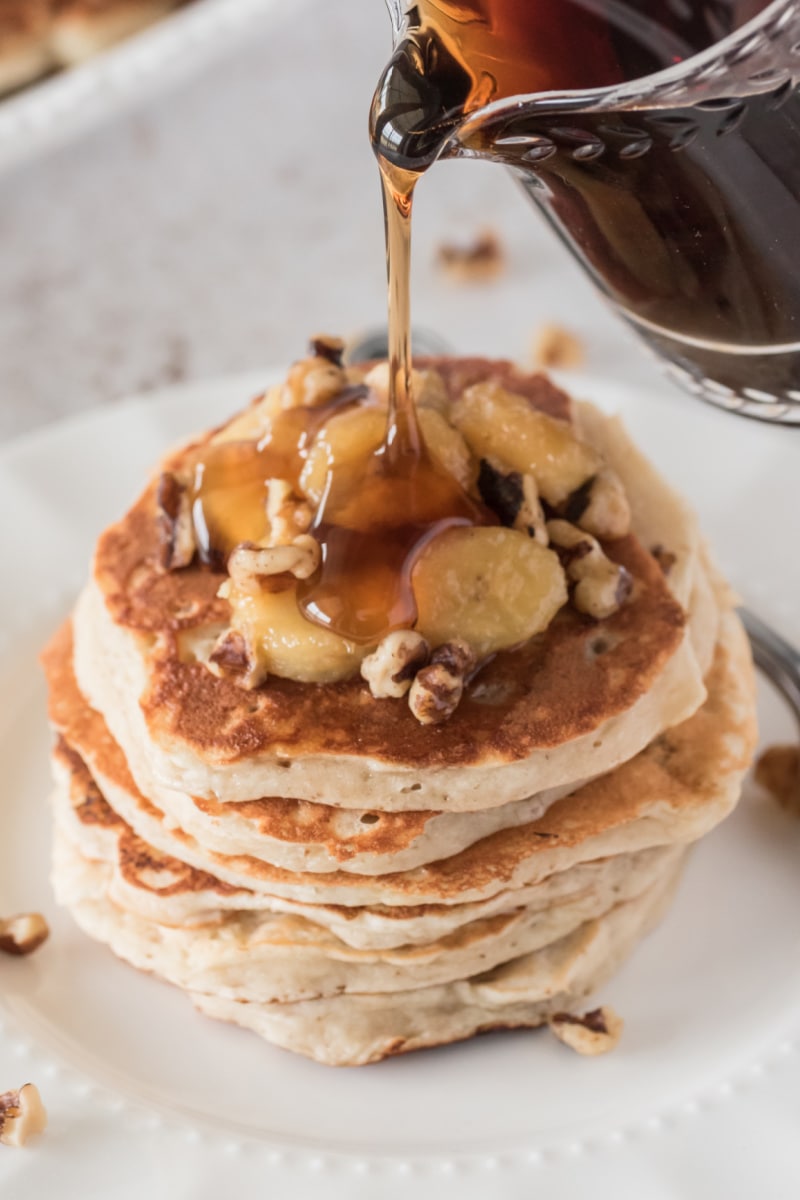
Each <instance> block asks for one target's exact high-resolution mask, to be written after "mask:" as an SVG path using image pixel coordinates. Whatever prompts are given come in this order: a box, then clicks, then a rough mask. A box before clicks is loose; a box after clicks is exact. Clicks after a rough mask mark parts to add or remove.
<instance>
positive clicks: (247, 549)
mask: <svg viewBox="0 0 800 1200" xmlns="http://www.w3.org/2000/svg"><path fill="white" fill-rule="evenodd" d="M320 556H321V551H320V545H319V542H318V541H317V539H316V538H314V537H311V535H310V534H308V533H303V534H300V536H299V537H296V538H294V540H293V541H291V542H289V543H288V544H287V545H284V546H266V547H265V546H253V545H250V544H248V543H247V542H243V543H242V544H241V545H240V546H237V547H236V549H235V550H234V551H233V553H232V554H231V556H230V558H229V559H228V574H229V575H230V577H231V579H232V580H233V581H234V582H235V583H237V584H239V585H240V586H245V587H247V586H250V585H251V584H252V582H253V581H254V580H258V579H259V578H261V577H262V576H271V575H293V576H294V577H295V579H310V577H311V576H312V575H313V574H314V572H315V571H316V569H317V567H318V566H319V563H320Z"/></svg>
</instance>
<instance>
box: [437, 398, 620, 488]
mask: <svg viewBox="0 0 800 1200" xmlns="http://www.w3.org/2000/svg"><path fill="white" fill-rule="evenodd" d="M452 415H453V423H454V424H455V425H456V427H457V428H458V429H460V430H461V432H462V433H463V435H464V437H465V438H466V441H467V445H468V446H469V448H470V450H472V453H473V454H474V455H475V456H476V458H487V459H497V460H499V461H500V462H501V463H504V464H506V465H507V466H509V467H511V468H512V469H513V470H515V471H519V472H521V473H522V474H523V475H524V474H526V473H527V472H530V473H531V474H532V475H533V476H534V477H535V479H536V483H537V485H538V487H539V492H540V493H541V495H542V496H543V497H544V498H545V500H546V501H547V502H548V504H552V505H554V506H555V505H559V504H563V503H564V501H566V500H567V498H568V497H569V496H570V495H571V494H572V493H573V492H574V491H575V490H576V488H579V487H580V486H581V484H583V483H585V482H586V480H587V479H589V478H590V477H591V476H593V475H595V474H596V473H597V472H598V471H599V470H600V468H601V467H602V465H603V464H602V461H601V459H600V458H599V456H598V455H597V454H596V453H595V452H594V450H592V448H591V447H590V446H587V445H586V443H585V442H581V441H579V440H578V439H577V438H576V437H575V435H574V433H573V432H572V430H571V429H570V427H569V425H568V424H567V422H566V421H557V420H555V418H553V417H548V416H547V415H546V414H545V413H542V412H539V411H538V410H537V409H535V408H532V407H531V404H530V402H529V401H528V400H526V399H525V397H524V396H517V395H515V394H514V393H513V392H507V391H506V390H505V389H504V388H502V387H501V386H500V384H498V383H493V382H492V383H476V384H475V385H474V386H473V387H471V388H468V389H467V390H466V391H465V392H464V394H463V396H462V397H461V398H460V400H458V401H457V403H456V404H455V405H454V407H453V414H452Z"/></svg>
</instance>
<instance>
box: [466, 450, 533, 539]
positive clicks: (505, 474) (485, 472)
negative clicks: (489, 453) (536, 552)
mask: <svg viewBox="0 0 800 1200" xmlns="http://www.w3.org/2000/svg"><path fill="white" fill-rule="evenodd" d="M478 491H479V492H480V494H481V499H482V500H483V502H484V504H486V505H487V507H489V508H491V509H492V511H493V512H495V513H496V514H497V516H498V517H499V518H500V521H501V524H503V525H506V526H508V527H509V528H511V529H519V530H520V531H521V532H522V533H527V535H528V537H531V538H533V539H534V541H536V542H539V544H540V545H542V546H546V545H547V544H548V537H547V527H546V523H545V517H544V512H543V510H542V505H541V501H540V500H539V489H538V488H537V486H536V480H535V479H534V477H533V475H523V474H521V473H520V472H519V471H507V470H503V468H502V467H500V466H498V465H497V463H495V462H493V461H492V460H491V459H489V458H482V459H481V461H480V469H479V473H478Z"/></svg>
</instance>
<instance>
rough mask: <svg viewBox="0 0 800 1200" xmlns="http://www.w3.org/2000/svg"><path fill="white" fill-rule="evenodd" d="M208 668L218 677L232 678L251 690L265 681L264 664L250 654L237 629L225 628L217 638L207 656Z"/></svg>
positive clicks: (243, 638)
mask: <svg viewBox="0 0 800 1200" xmlns="http://www.w3.org/2000/svg"><path fill="white" fill-rule="evenodd" d="M208 669H209V671H211V672H212V674H214V675H217V676H218V677H219V678H220V679H233V680H235V682H236V683H238V684H239V686H240V687H243V688H246V689H247V690H248V691H252V690H253V689H254V688H257V687H261V684H262V683H265V682H266V679H267V676H268V671H267V667H266V664H265V663H263V662H261V661H260V660H259V658H258V656H257V655H255V654H251V652H250V648H249V646H248V645H247V641H246V639H245V637H244V635H243V634H242V633H240V632H239V631H238V630H237V629H226V631H225V632H224V633H222V634H220V636H219V637H218V638H217V641H216V642H215V644H214V648H213V649H212V651H211V653H210V654H209V656H208Z"/></svg>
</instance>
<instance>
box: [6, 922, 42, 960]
mask: <svg viewBox="0 0 800 1200" xmlns="http://www.w3.org/2000/svg"><path fill="white" fill-rule="evenodd" d="M49 936H50V929H49V927H48V924H47V921H45V919H44V917H43V916H42V915H41V913H20V914H19V915H18V916H16V917H9V918H8V920H7V921H0V950H2V951H3V952H4V953H5V954H16V955H23V954H33V952H34V950H38V949H39V947H40V946H41V945H42V943H43V942H46V941H47V939H48V937H49Z"/></svg>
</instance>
